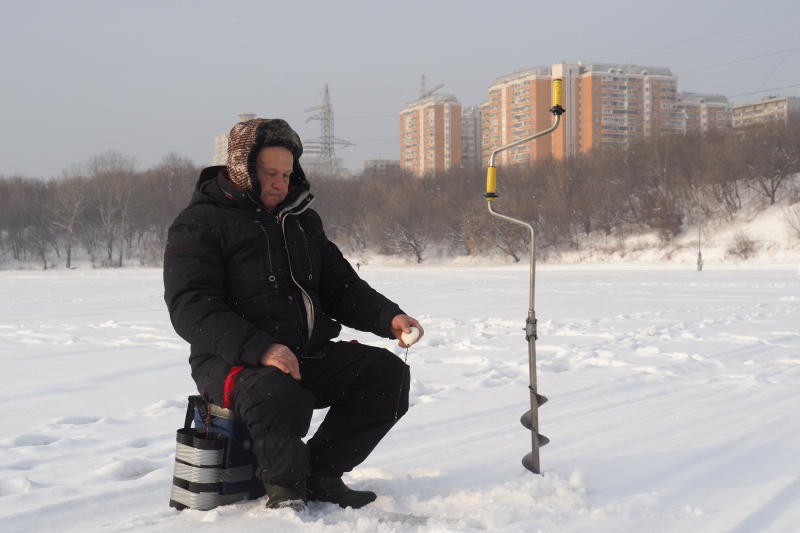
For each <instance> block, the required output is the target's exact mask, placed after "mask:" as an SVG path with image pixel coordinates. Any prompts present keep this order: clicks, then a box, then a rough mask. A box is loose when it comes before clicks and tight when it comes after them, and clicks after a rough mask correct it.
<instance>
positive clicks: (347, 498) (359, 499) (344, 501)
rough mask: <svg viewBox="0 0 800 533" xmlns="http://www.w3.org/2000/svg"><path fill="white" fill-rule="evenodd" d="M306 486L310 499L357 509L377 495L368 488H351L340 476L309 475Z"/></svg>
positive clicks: (372, 500) (373, 499)
mask: <svg viewBox="0 0 800 533" xmlns="http://www.w3.org/2000/svg"><path fill="white" fill-rule="evenodd" d="M307 486H308V499H309V500H310V501H317V502H330V503H336V504H338V505H339V507H352V508H354V509H358V508H359V507H364V506H365V505H367V504H368V503H371V502H374V501H375V498H377V497H378V496H377V495H376V494H375V493H374V492H372V491H369V490H353V489H351V488H350V487H348V486H347V485H345V484H344V481H342V478H340V477H323V476H310V477H309V478H308V483H307Z"/></svg>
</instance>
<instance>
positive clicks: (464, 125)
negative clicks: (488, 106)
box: [461, 106, 483, 168]
mask: <svg viewBox="0 0 800 533" xmlns="http://www.w3.org/2000/svg"><path fill="white" fill-rule="evenodd" d="M482 160H483V152H482V150H481V109H480V107H478V106H468V107H465V108H463V109H461V166H462V167H464V168H480V167H481V161H482Z"/></svg>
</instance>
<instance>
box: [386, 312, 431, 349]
mask: <svg viewBox="0 0 800 533" xmlns="http://www.w3.org/2000/svg"><path fill="white" fill-rule="evenodd" d="M411 326H414V327H415V328H417V329H418V330H419V338H420V339H421V338H422V336H423V335H425V330H424V329H422V324H420V323H419V322H417V319H416V318H413V317H410V316H408V315H395V316H394V318H393V319H392V325H391V329H392V335H394V336H395V338H396V339H397V345H398V346H400V347H401V348H408V345H407V344H406V343H404V342H403V340H402V339H401V338H400V335H402V334H403V333H408V332H409V331H410V330H409V328H410V327H411Z"/></svg>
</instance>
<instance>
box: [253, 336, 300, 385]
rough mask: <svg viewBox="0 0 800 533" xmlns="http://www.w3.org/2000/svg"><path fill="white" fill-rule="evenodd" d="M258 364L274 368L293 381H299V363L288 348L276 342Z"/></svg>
mask: <svg viewBox="0 0 800 533" xmlns="http://www.w3.org/2000/svg"><path fill="white" fill-rule="evenodd" d="M259 362H260V363H261V364H262V365H264V366H274V367H275V368H277V369H278V370H280V371H281V372H283V373H284V374H290V375H291V376H292V377H293V378H294V379H296V380H300V363H298V362H297V357H296V356H295V355H294V352H292V350H290V349H289V347H288V346H284V345H283V344H278V343H277V342H275V343H273V344H271V345H270V347H269V348H267V351H266V352H264V354H263V355H262V356H261V359H259Z"/></svg>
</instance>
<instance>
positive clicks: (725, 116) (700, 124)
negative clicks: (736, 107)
mask: <svg viewBox="0 0 800 533" xmlns="http://www.w3.org/2000/svg"><path fill="white" fill-rule="evenodd" d="M676 108H677V111H678V112H679V113H680V117H681V118H680V120H681V121H682V127H681V128H680V130H681V133H690V132H695V131H699V132H706V131H711V130H729V129H731V128H732V127H733V120H732V119H733V105H732V104H731V103H730V102H728V99H727V98H726V97H725V96H723V95H721V94H701V93H692V92H681V93H678V100H677V104H676Z"/></svg>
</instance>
